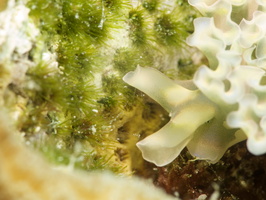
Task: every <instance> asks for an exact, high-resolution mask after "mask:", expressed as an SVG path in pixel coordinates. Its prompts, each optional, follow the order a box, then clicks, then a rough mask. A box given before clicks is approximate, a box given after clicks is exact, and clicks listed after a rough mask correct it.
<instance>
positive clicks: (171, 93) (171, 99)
mask: <svg viewBox="0 0 266 200" xmlns="http://www.w3.org/2000/svg"><path fill="white" fill-rule="evenodd" d="M123 80H124V81H125V82H126V83H127V84H129V85H131V86H133V87H135V88H137V89H139V90H141V91H142V92H144V93H145V94H147V95H149V96H150V97H151V98H152V99H154V100H155V101H157V102H158V103H159V104H160V105H161V106H162V107H163V108H164V109H165V110H166V111H168V112H171V111H172V109H173V108H175V107H176V106H178V105H180V104H182V103H183V102H185V101H187V100H188V99H192V98H194V97H195V96H196V92H194V91H191V90H188V89H186V88H184V87H182V86H179V85H177V84H176V83H175V82H174V81H173V80H171V79H169V78H168V77H167V76H165V75H164V74H163V73H161V72H159V71H158V70H156V69H153V68H149V67H147V68H143V67H140V66H138V67H137V69H136V70H135V71H132V72H129V73H127V74H126V75H125V76H124V77H123Z"/></svg>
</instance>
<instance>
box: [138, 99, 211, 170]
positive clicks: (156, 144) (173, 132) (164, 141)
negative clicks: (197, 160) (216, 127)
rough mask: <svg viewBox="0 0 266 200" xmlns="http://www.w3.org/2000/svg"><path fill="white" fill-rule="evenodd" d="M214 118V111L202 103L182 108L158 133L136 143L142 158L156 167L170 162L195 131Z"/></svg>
mask: <svg viewBox="0 0 266 200" xmlns="http://www.w3.org/2000/svg"><path fill="white" fill-rule="evenodd" d="M213 116H214V109H213V108H212V107H209V106H208V105H204V104H203V103H198V104H192V105H187V106H184V107H183V109H182V110H181V111H180V112H179V113H178V114H177V115H176V116H174V117H172V118H171V120H170V122H169V123H168V124H167V125H165V126H164V127H163V128H162V129H160V130H159V131H158V132H156V133H154V134H152V135H150V136H148V137H147V138H145V139H144V140H142V141H140V142H138V143H137V146H138V148H139V149H140V150H141V151H142V155H143V158H144V159H146V160H147V161H150V162H153V163H154V164H156V165H157V166H164V165H167V164H169V163H170V162H172V161H173V160H174V159H175V158H176V157H177V156H178V155H179V154H180V152H181V151H182V150H183V149H184V148H185V146H186V145H187V144H188V143H189V142H190V140H191V139H192V138H193V134H194V132H195V131H196V129H197V128H198V127H199V126H200V125H202V124H203V123H205V122H206V121H208V120H210V119H211V118H212V117H213Z"/></svg>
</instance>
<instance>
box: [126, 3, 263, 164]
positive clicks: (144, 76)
mask: <svg viewBox="0 0 266 200" xmlns="http://www.w3.org/2000/svg"><path fill="white" fill-rule="evenodd" d="M190 4H191V5H193V6H195V7H196V8H197V9H198V10H199V11H200V12H201V13H202V14H203V15H205V16H206V17H200V18H197V19H195V21H194V27H195V30H194V33H193V34H192V35H190V36H189V37H188V38H187V43H188V44H189V45H190V46H194V47H197V48H198V49H199V50H200V51H201V52H203V53H204V55H205V56H206V57H207V59H208V61H209V66H205V65H203V66H201V67H200V68H199V69H198V70H197V72H196V73H195V75H194V78H193V80H192V81H189V82H188V83H187V82H186V84H185V83H182V82H179V83H178V84H177V83H175V82H174V81H172V80H170V79H169V78H167V77H166V76H164V75H163V74H162V73H161V72H159V71H157V70H155V69H153V68H142V67H138V68H137V69H136V70H135V71H134V72H129V73H128V74H127V75H126V76H125V77H124V81H125V82H126V83H128V84H129V85H132V86H134V87H136V88H137V89H139V90H141V91H143V92H144V93H146V94H147V95H149V96H150V97H151V98H153V99H154V100H155V101H157V102H158V103H159V104H160V105H162V106H163V107H164V108H165V109H166V110H167V111H168V112H169V113H170V117H171V120H170V121H169V122H168V124H166V125H165V126H164V127H163V128H162V129H160V130H159V131H158V132H156V133H154V134H152V135H150V136H148V137H147V138H145V139H144V140H142V141H140V142H138V143H137V146H138V148H139V149H140V150H141V151H142V154H143V157H144V159H146V160H147V161H150V162H153V163H155V164H156V165H157V166H164V165H166V164H168V163H170V162H172V161H173V160H174V159H175V158H176V157H177V156H178V155H179V154H180V152H181V150H182V149H183V148H185V147H187V148H188V150H189V152H190V153H191V154H192V155H193V156H195V157H196V158H198V159H206V160H209V161H210V162H212V163H215V162H217V161H218V160H219V159H220V158H221V157H222V156H223V154H224V153H225V151H226V150H227V148H229V147H230V146H232V145H234V144H235V143H238V142H240V141H242V140H245V139H247V147H248V150H249V151H250V152H251V153H253V154H255V155H260V154H264V153H265V152H266V86H265V84H264V82H265V78H264V77H265V69H266V49H265V44H266V21H265V19H266V13H265V11H266V4H265V2H264V1H260V0H242V1H229V0H218V1H217V0H211V1H210V0H190Z"/></svg>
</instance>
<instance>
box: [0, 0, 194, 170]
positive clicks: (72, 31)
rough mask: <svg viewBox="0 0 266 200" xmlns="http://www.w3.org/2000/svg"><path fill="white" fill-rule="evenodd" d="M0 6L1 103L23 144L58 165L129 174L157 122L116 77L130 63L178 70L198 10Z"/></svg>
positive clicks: (29, 3) (35, 1)
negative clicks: (145, 137)
mask: <svg viewBox="0 0 266 200" xmlns="http://www.w3.org/2000/svg"><path fill="white" fill-rule="evenodd" d="M0 10H1V12H0V16H1V17H0V72H1V73H0V84H1V85H0V86H1V87H0V105H1V107H2V108H3V109H2V110H3V112H4V113H5V115H6V117H7V118H10V120H11V121H12V122H13V124H14V126H15V127H16V130H17V132H18V135H20V136H21V138H22V140H23V141H24V142H25V144H27V145H29V146H30V147H32V148H34V149H38V150H39V151H41V152H42V153H43V154H44V155H45V157H46V158H48V160H49V161H50V162H52V163H54V164H56V165H57V166H67V167H68V168H69V169H73V168H82V169H84V170H95V169H96V170H111V171H113V172H115V173H123V174H128V175H129V174H132V168H131V165H133V164H134V165H135V163H137V162H136V160H141V159H132V158H131V153H130V152H131V150H132V149H134V151H136V150H135V149H136V148H135V143H136V141H137V140H138V139H139V137H140V135H141V134H142V133H144V135H148V134H146V133H147V132H154V131H155V130H156V128H158V127H160V124H161V123H162V122H161V121H162V120H161V116H160V115H157V114H155V115H154V113H157V111H155V112H154V111H152V112H149V110H151V109H150V107H149V106H147V104H145V98H143V96H142V95H141V94H140V93H139V92H137V91H136V90H135V89H134V88H132V87H129V86H128V85H127V84H125V83H124V82H123V81H122V77H123V76H124V75H125V74H126V73H127V72H128V71H130V70H133V69H135V68H136V66H137V65H141V66H152V67H155V68H158V69H160V70H162V71H166V72H167V71H168V70H169V69H170V70H169V71H173V72H175V73H176V72H177V70H176V67H175V65H176V62H178V61H179V60H180V58H184V60H186V59H189V56H188V55H185V54H184V53H182V52H183V46H184V40H185V38H186V37H187V35H188V33H189V32H191V31H192V28H193V27H192V19H193V17H194V16H195V11H193V10H191V9H190V7H189V5H188V4H187V3H186V2H183V1H176V2H168V1H158V0H151V1H150V0H148V1H134V2H131V1H128V0H111V1H109V0H107V1H105V0H103V1H102V0H90V1H87V0H57V1H51V0H19V1H15V0H9V1H4V3H3V4H1V8H0ZM173 63H174V65H173ZM173 66H174V67H173ZM134 153H135V152H133V153H132V155H134ZM139 157H140V154H139V152H138V158H139ZM132 160H134V161H132ZM131 161H132V162H131ZM132 163H133V164H132Z"/></svg>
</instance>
